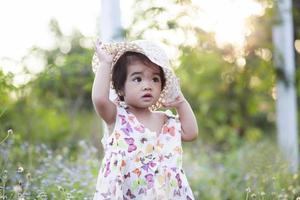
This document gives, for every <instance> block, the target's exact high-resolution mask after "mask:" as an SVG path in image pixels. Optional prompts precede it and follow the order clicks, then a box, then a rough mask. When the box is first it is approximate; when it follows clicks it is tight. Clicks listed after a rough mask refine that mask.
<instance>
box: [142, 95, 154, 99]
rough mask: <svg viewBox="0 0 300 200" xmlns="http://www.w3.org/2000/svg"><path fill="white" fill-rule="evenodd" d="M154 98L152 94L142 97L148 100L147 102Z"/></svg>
mask: <svg viewBox="0 0 300 200" xmlns="http://www.w3.org/2000/svg"><path fill="white" fill-rule="evenodd" d="M152 97H153V96H152V95H151V94H144V95H143V96H142V98H143V99H147V100H148V99H149V100H150V99H152Z"/></svg>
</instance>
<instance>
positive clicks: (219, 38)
mask: <svg viewBox="0 0 300 200" xmlns="http://www.w3.org/2000/svg"><path fill="white" fill-rule="evenodd" d="M192 2H193V4H194V5H195V6H196V7H198V9H199V11H200V13H199V16H198V18H197V19H196V20H197V24H198V25H199V26H200V27H201V28H203V29H204V30H206V31H209V32H214V33H215V39H216V42H217V44H218V45H219V46H223V45H225V44H228V43H229V44H232V45H234V46H236V47H243V44H244V41H245V36H247V35H248V34H249V33H250V32H251V28H250V27H249V26H248V24H247V19H248V18H249V17H250V16H253V15H257V16H260V15H263V14H264V7H263V5H262V4H260V3H258V2H256V1H254V0H243V1H241V0H210V1H204V0H203V1H199V0H194V1H192Z"/></svg>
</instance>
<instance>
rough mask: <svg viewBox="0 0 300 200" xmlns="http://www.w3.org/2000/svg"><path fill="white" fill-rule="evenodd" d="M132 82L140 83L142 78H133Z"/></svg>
mask: <svg viewBox="0 0 300 200" xmlns="http://www.w3.org/2000/svg"><path fill="white" fill-rule="evenodd" d="M133 81H134V82H141V81H142V78H141V77H135V78H134V79H133Z"/></svg>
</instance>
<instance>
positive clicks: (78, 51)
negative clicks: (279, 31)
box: [0, 0, 300, 199]
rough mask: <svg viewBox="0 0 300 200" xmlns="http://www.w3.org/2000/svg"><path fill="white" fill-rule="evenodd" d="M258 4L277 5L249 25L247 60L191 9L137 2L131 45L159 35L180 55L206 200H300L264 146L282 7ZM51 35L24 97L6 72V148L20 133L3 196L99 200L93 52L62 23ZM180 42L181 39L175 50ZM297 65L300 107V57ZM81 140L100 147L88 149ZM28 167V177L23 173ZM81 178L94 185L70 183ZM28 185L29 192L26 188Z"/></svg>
mask: <svg viewBox="0 0 300 200" xmlns="http://www.w3.org/2000/svg"><path fill="white" fill-rule="evenodd" d="M257 1H258V2H260V3H262V4H264V5H267V6H266V10H265V13H264V15H262V16H255V17H251V19H249V26H251V27H253V28H252V32H251V33H250V34H249V35H247V38H246V41H245V48H244V49H242V50H241V49H236V48H235V47H234V46H232V45H230V44H228V45H226V46H223V47H219V46H218V45H217V44H216V41H215V39H214V33H209V32H205V31H204V30H202V29H201V28H199V27H198V26H197V24H194V23H193V17H194V14H195V13H197V12H199V10H197V9H195V8H194V7H193V6H192V1H190V0H167V1H163V2H162V1H159V0H150V1H141V0H136V2H135V4H134V8H132V12H134V19H133V21H132V24H131V25H130V26H129V27H130V28H129V29H126V30H124V32H123V34H124V37H125V38H127V39H129V40H132V39H139V38H149V36H153V40H157V37H156V36H157V35H159V40H161V42H164V43H165V44H167V45H168V46H169V47H170V49H172V50H174V51H175V52H176V54H175V55H176V56H175V57H174V58H172V60H171V61H172V65H173V66H174V67H175V70H176V73H177V75H178V76H179V77H180V81H181V87H182V91H183V93H184V94H185V96H186V98H187V99H188V101H189V102H190V103H191V105H192V108H193V110H194V112H195V114H196V117H197V120H198V124H199V133H200V136H199V139H198V140H197V141H195V142H192V143H185V144H184V145H185V147H184V149H185V156H186V157H184V159H185V163H186V165H184V166H185V167H186V172H187V175H188V177H189V179H190V180H191V186H192V188H193V191H195V195H196V197H197V198H198V197H201V199H255V198H256V199H257V198H258V199H276V198H279V199H282V198H283V199H284V197H286V196H288V197H290V198H291V199H295V197H296V196H297V195H299V191H300V189H299V186H298V185H299V176H298V175H297V174H296V175H294V176H293V175H290V174H288V173H287V168H286V165H285V164H284V161H283V159H282V157H281V156H280V155H277V153H275V152H278V150H277V149H276V148H275V147H274V145H273V144H269V143H268V142H267V143H265V142H259V141H261V140H263V139H264V138H266V139H268V140H270V138H272V137H274V136H275V134H274V133H275V108H274V107H275V101H274V97H273V96H274V86H275V80H276V78H281V76H280V71H278V70H276V69H275V68H274V66H273V63H272V62H273V61H272V51H273V46H272V39H271V27H272V25H273V24H274V23H278V19H275V18H274V13H275V12H276V10H275V9H274V8H273V7H272V4H273V1H272V0H257ZM168 3H171V4H172V5H173V7H172V9H170V8H169V7H167V6H166V5H168ZM298 4H299V3H298V2H297V1H294V19H295V37H296V39H299V38H300V29H299V27H300V24H299V23H300V18H299V13H300V12H299V5H298ZM149 19H151V20H149ZM157 22H159V23H157ZM50 28H51V30H52V33H53V36H54V39H55V45H54V47H53V48H51V49H41V48H39V47H33V48H32V51H31V54H38V55H39V56H41V57H42V58H44V60H45V63H46V64H45V68H44V70H43V71H42V72H40V73H38V74H32V77H33V78H32V79H31V81H30V82H28V83H25V84H24V85H21V86H18V87H16V86H14V85H13V78H14V75H13V74H4V73H3V72H2V71H1V69H0V136H1V138H0V141H2V138H5V137H6V134H4V133H6V132H7V130H9V129H13V130H14V136H13V137H14V141H11V140H7V141H5V142H3V143H1V144H0V145H1V146H0V152H1V157H0V163H1V165H0V166H1V167H0V170H1V171H0V185H1V187H2V188H1V189H2V190H0V192H3V191H6V192H8V194H9V195H31V196H30V197H32V198H36V199H43V196H47V197H48V198H50V199H51V198H58V199H67V198H69V197H74V198H78V199H83V198H84V196H85V197H86V196H88V195H84V194H82V191H84V193H85V194H91V191H93V189H91V186H90V181H91V180H96V174H97V172H98V171H97V169H96V168H95V163H93V162H94V161H95V160H97V159H99V158H101V152H100V155H96V154H95V152H94V151H93V152H91V151H92V150H93V149H92V147H91V146H97V147H100V137H101V128H100V120H99V118H98V117H96V114H95V112H94V110H93V105H92V102H91V98H90V96H91V89H92V83H93V78H94V75H93V73H92V70H91V66H90V65H91V58H92V53H93V48H92V46H93V42H92V38H86V37H84V36H83V35H82V34H81V33H80V32H78V31H74V32H73V33H72V34H71V35H69V36H66V35H63V34H62V31H61V30H60V28H59V25H58V23H57V22H56V21H55V20H52V21H51V22H50ZM170 35H176V36H177V35H178V38H176V39H175V41H174V40H172V38H171V37H169V36H170ZM179 36H180V37H179ZM182 37H183V38H184V39H183V40H181V39H180V40H179V38H182ZM177 39H178V40H177ZM296 63H297V71H296V73H297V78H296V84H297V98H298V102H300V81H299V80H300V72H299V67H298V66H299V63H300V60H299V54H297V57H296ZM24 65H25V64H24ZM25 67H28V68H29V67H30V66H25ZM299 122H300V118H299ZM81 139H89V140H90V141H91V143H92V144H89V145H84V148H82V147H81V146H80V145H79V144H78V141H79V140H81ZM40 143H45V144H47V145H46V146H45V145H41V144H40ZM203 144H205V145H203ZM81 145H83V144H82V143H81ZM53 149H56V150H55V151H53ZM89 150H91V151H89ZM199 155H201V156H200V157H199ZM270 155H271V156H270ZM89 156H90V157H89ZM195 158H197V159H195ZM90 162H91V163H90ZM87 163H88V164H87ZM20 166H22V167H24V169H25V172H26V173H23V172H22V173H20V172H18V171H16V170H18V169H19V167H20ZM74 166H75V167H74ZM84 166H87V167H88V168H83V167H84ZM97 166H98V165H97ZM76 167H77V168H76ZM89 167H90V168H89ZM27 172H28V173H29V174H31V176H32V177H33V179H32V180H28V176H27V175H28V173H27ZM88 173H92V174H88ZM25 174H26V175H25ZM58 174H59V175H60V176H57V175H58ZM74 174H76V175H78V174H80V175H82V176H85V177H82V176H80V177H78V178H75V179H70V177H71V175H74ZM194 174H197V176H194ZM198 174H199V176H198ZM87 178H88V179H87ZM20 179H21V180H23V183H24V184H25V183H26V184H25V185H27V186H24V185H20V184H19V183H18V181H19V180H20ZM80 179H82V180H83V182H82V183H81V182H80ZM87 181H88V182H87ZM4 182H5V183H4ZM3 184H6V185H7V187H6V186H5V187H3ZM18 184H19V186H18ZM92 184H94V182H93V183H92ZM23 186H24V187H25V189H24V188H22V187H23ZM20 187H21V188H20ZM3 189H4V190H3ZM0 195H3V193H0ZM39 195H40V196H39ZM51 195H54V196H51ZM70 195H71V196H70ZM274 195H275V196H276V197H275V196H274ZM14 197H15V196H14ZM88 197H90V196H88Z"/></svg>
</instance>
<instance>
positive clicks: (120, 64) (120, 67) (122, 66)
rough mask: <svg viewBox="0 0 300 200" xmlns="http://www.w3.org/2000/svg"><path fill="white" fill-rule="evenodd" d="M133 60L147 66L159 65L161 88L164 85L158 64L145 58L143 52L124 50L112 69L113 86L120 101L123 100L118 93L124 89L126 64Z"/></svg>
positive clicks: (164, 81)
mask: <svg viewBox="0 0 300 200" xmlns="http://www.w3.org/2000/svg"><path fill="white" fill-rule="evenodd" d="M135 61H141V62H142V63H143V64H145V65H146V66H149V67H151V65H155V66H157V67H159V76H160V79H161V88H162V90H163V88H164V87H165V83H166V78H165V75H164V72H163V70H162V68H161V67H160V66H159V65H157V64H155V63H153V62H151V60H149V58H147V56H145V55H144V54H141V53H137V52H132V51H128V52H125V53H124V54H123V55H122V56H121V57H120V58H119V59H118V61H117V62H116V64H115V65H114V67H113V69H112V83H113V87H114V89H115V90H116V92H117V95H118V96H119V99H120V100H121V101H124V97H123V96H122V95H120V92H121V91H122V90H123V89H124V85H125V81H126V77H127V67H128V65H130V64H132V63H133V62H135Z"/></svg>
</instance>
